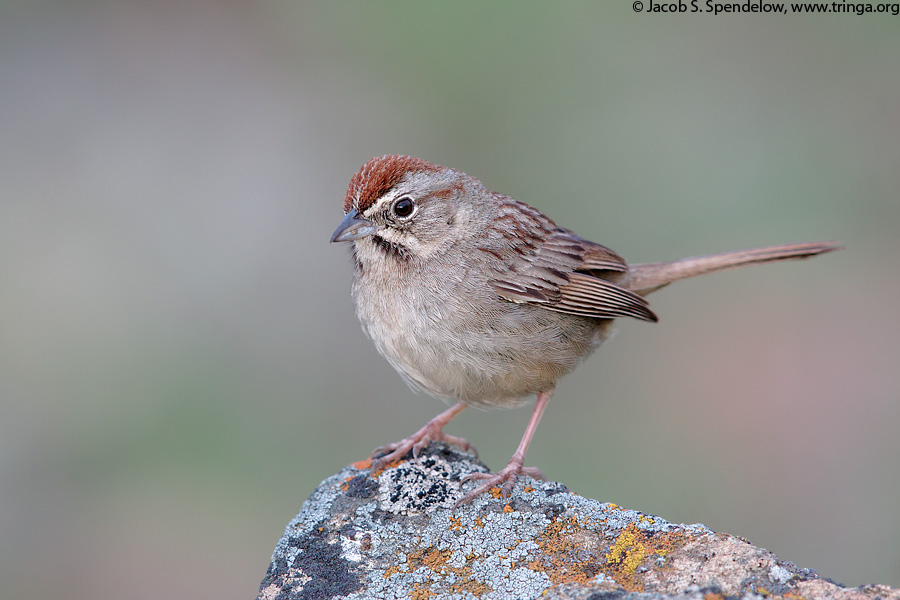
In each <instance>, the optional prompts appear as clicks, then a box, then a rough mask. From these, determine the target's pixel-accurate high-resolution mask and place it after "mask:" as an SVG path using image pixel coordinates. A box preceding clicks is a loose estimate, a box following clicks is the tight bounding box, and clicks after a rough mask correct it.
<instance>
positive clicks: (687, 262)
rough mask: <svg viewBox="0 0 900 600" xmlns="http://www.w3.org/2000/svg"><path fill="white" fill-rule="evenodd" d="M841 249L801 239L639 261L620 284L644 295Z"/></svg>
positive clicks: (632, 266)
mask: <svg viewBox="0 0 900 600" xmlns="http://www.w3.org/2000/svg"><path fill="white" fill-rule="evenodd" d="M840 248H842V246H841V244H839V243H837V242H803V243H799V244H782V245H780V246H766V247H764V248H752V249H750V250H737V251H735V252H723V253H722V254H709V255H706V256H692V257H690V258H682V259H681V260H674V261H672V262H660V263H641V264H637V265H629V266H628V275H627V279H626V280H625V281H624V282H622V283H624V284H625V287H627V288H628V289H630V290H631V291H633V292H635V293H637V294H640V295H642V296H645V295H647V294H649V293H650V292H653V291H656V290H658V289H659V288H661V287H664V286H667V285H669V284H670V283H672V282H673V281H678V280H679V279H685V278H686V277H694V276H695V275H705V274H706V273H714V272H715V271H724V270H725V269H733V268H734V267H743V266H744V265H753V264H757V263H765V262H772V261H775V260H789V259H795V258H809V257H810V256H816V255H817V254H824V253H825V252H831V251H832V250H838V249H840Z"/></svg>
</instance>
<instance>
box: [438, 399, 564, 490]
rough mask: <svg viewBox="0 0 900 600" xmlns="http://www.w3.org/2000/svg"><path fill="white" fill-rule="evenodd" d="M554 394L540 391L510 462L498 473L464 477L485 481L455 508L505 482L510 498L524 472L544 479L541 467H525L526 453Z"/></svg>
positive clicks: (504, 488)
mask: <svg viewBox="0 0 900 600" xmlns="http://www.w3.org/2000/svg"><path fill="white" fill-rule="evenodd" d="M552 395H553V390H552V389H551V390H549V391H546V392H540V393H539V394H538V398H537V403H536V404H535V405H534V411H533V412H532V413H531V419H529V421H528V427H526V428H525V435H523V436H522V441H521V442H519V447H518V448H516V451H515V453H514V454H513V455H512V458H511V459H509V463H507V465H506V466H505V467H503V468H502V469H500V470H499V471H497V472H496V473H472V474H471V475H469V476H467V477H466V478H465V479H463V483H465V482H466V481H471V480H473V479H484V483H482V484H481V485H479V486H478V487H477V488H475V489H474V490H472V491H471V492H469V493H468V494H466V495H465V496H463V497H462V498H461V499H460V500H458V501H457V502H456V504H455V505H454V508H455V507H457V506H459V505H460V504H466V503H468V502H471V501H472V500H474V499H475V498H476V497H478V496H479V495H481V494H483V493H485V492H487V491H489V490H490V489H491V488H493V487H496V486H498V485H500V484H501V483H502V484H503V488H502V491H501V493H502V494H503V497H504V498H508V497H509V495H510V494H511V493H512V490H513V488H514V487H515V486H516V479H518V477H519V474H520V473H524V474H525V475H528V476H529V477H534V478H535V479H543V478H544V474H543V473H541V471H540V469H535V468H534V467H523V466H522V465H523V463H524V462H525V453H526V452H527V451H528V445H529V444H530V443H531V438H532V437H533V436H534V432H535V431H536V430H537V426H538V423H540V422H541V415H543V414H544V409H545V408H547V402H548V401H549V400H550V397H551V396H552Z"/></svg>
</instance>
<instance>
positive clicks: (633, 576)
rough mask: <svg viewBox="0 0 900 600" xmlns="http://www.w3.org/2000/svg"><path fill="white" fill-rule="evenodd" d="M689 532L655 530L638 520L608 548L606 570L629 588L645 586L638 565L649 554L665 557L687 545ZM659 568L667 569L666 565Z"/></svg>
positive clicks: (630, 589)
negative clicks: (642, 525) (647, 527)
mask: <svg viewBox="0 0 900 600" xmlns="http://www.w3.org/2000/svg"><path fill="white" fill-rule="evenodd" d="M688 539H689V536H687V535H685V534H684V533H682V532H678V531H676V532H672V533H661V532H657V533H651V532H648V531H645V530H643V529H639V528H638V527H637V525H636V524H635V523H631V524H630V525H628V527H626V528H625V529H624V530H623V531H622V533H620V534H619V537H618V538H616V541H615V543H613V545H612V546H610V548H609V550H608V551H607V552H606V564H605V565H604V569H603V571H604V572H605V573H606V574H607V575H609V576H610V577H612V578H613V579H614V580H615V582H616V583H618V584H619V585H621V586H622V587H623V588H625V589H626V590H627V591H629V592H640V591H643V590H644V586H643V583H642V581H641V575H640V574H639V573H638V568H639V567H640V566H641V564H642V563H643V562H644V560H645V559H646V558H647V557H648V556H652V555H656V556H661V557H665V556H668V555H670V554H671V553H673V552H674V551H675V550H677V549H678V548H681V547H682V546H684V544H685V543H686V542H687V540H688ZM657 568H659V569H664V568H666V567H665V566H664V565H660V566H658V567H657Z"/></svg>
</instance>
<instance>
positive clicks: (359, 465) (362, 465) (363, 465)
mask: <svg viewBox="0 0 900 600" xmlns="http://www.w3.org/2000/svg"><path fill="white" fill-rule="evenodd" d="M371 466H372V459H371V458H367V459H366V460H358V461H356V462H355V463H353V468H354V469H357V470H359V471H362V470H363V469H368V468H369V467H371Z"/></svg>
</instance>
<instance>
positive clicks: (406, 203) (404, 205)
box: [394, 196, 415, 217]
mask: <svg viewBox="0 0 900 600" xmlns="http://www.w3.org/2000/svg"><path fill="white" fill-rule="evenodd" d="M414 206H415V205H414V204H413V201H412V198H410V197H409V196H404V197H402V198H400V199H399V200H397V202H395V203H394V214H395V215H397V216H398V217H408V216H409V215H411V214H412V211H413V207H414Z"/></svg>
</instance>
